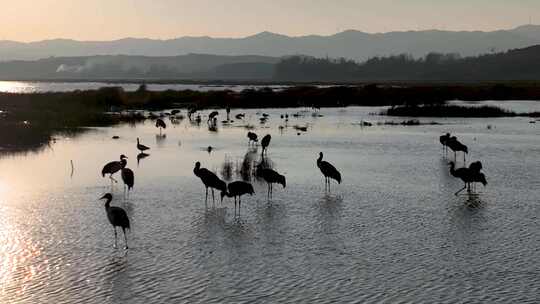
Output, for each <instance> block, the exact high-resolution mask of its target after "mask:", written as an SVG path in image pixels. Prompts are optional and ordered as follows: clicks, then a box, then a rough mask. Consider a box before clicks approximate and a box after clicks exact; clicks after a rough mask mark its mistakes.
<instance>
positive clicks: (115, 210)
mask: <svg viewBox="0 0 540 304" xmlns="http://www.w3.org/2000/svg"><path fill="white" fill-rule="evenodd" d="M101 199H105V200H107V201H106V202H105V211H106V212H107V218H108V219H109V222H110V223H111V225H112V226H113V230H114V248H117V247H118V242H117V239H118V237H117V234H116V227H120V228H122V231H123V232H124V241H125V244H126V247H125V249H128V248H129V247H128V241H127V236H126V229H128V230H129V229H131V226H130V224H129V218H128V216H127V213H126V211H124V209H122V208H120V207H111V201H112V194H110V193H106V194H105V195H103V196H102V197H101V198H100V200H101Z"/></svg>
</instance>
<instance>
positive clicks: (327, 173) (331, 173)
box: [317, 152, 341, 191]
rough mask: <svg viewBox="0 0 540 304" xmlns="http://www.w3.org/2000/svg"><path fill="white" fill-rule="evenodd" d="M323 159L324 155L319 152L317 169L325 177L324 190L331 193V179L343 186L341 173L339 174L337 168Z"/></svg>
mask: <svg viewBox="0 0 540 304" xmlns="http://www.w3.org/2000/svg"><path fill="white" fill-rule="evenodd" d="M322 159H323V153H322V152H319V158H317V167H319V169H320V170H321V172H322V174H323V175H324V190H325V191H326V189H328V191H330V179H331V178H332V179H335V180H336V181H337V182H338V184H341V173H339V171H338V170H337V169H336V167H334V166H332V164H330V163H329V162H327V161H324V160H322Z"/></svg>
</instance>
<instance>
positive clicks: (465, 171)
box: [449, 161, 487, 195]
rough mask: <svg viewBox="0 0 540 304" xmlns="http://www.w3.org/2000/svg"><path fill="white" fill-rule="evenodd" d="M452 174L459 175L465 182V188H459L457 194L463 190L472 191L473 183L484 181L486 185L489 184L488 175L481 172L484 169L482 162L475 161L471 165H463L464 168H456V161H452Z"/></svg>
mask: <svg viewBox="0 0 540 304" xmlns="http://www.w3.org/2000/svg"><path fill="white" fill-rule="evenodd" d="M449 165H450V174H451V175H452V176H453V177H457V178H459V179H461V180H462V181H463V183H464V185H463V188H461V189H459V190H458V191H457V192H456V193H454V194H455V195H458V194H459V193H460V192H461V191H463V190H465V189H467V192H471V184H472V183H482V184H483V185H484V187H485V186H486V185H487V181H486V176H485V175H484V174H483V173H481V172H480V170H481V169H482V163H480V162H479V161H478V162H474V163H472V164H471V166H469V167H468V168H467V167H462V168H458V169H456V168H455V164H454V162H450V163H449Z"/></svg>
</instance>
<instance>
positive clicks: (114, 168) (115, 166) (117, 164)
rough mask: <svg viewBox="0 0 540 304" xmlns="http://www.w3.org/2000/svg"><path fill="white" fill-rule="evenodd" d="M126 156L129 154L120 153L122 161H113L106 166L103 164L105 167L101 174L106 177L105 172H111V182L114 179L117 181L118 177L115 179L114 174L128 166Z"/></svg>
mask: <svg viewBox="0 0 540 304" xmlns="http://www.w3.org/2000/svg"><path fill="white" fill-rule="evenodd" d="M126 158H127V156H125V155H124V154H122V155H120V161H112V162H109V163H107V164H106V165H105V166H103V169H101V175H102V176H103V177H105V174H109V178H110V179H111V183H112V182H113V181H114V182H115V183H116V182H117V181H116V179H114V177H113V174H115V173H116V172H118V171H120V170H122V169H123V168H124V167H125V166H126V164H127V161H126Z"/></svg>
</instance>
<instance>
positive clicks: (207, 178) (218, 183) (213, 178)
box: [193, 162, 227, 205]
mask: <svg viewBox="0 0 540 304" xmlns="http://www.w3.org/2000/svg"><path fill="white" fill-rule="evenodd" d="M193 173H194V174H195V176H197V177H198V178H200V179H201V181H202V182H203V184H204V187H205V188H206V198H205V200H204V204H205V205H206V204H207V202H208V188H210V189H211V190H212V203H213V204H214V203H215V201H214V189H217V190H220V191H225V192H226V191H227V184H226V183H225V182H224V181H222V180H221V179H219V177H217V175H215V174H214V173H213V172H211V171H210V170H208V169H206V168H201V163H200V162H196V163H195V168H194V169H193Z"/></svg>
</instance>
